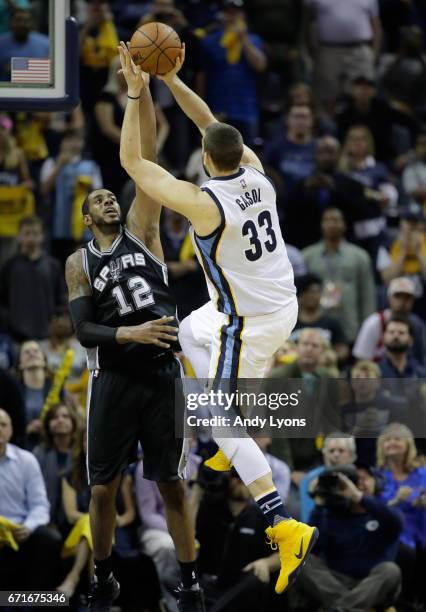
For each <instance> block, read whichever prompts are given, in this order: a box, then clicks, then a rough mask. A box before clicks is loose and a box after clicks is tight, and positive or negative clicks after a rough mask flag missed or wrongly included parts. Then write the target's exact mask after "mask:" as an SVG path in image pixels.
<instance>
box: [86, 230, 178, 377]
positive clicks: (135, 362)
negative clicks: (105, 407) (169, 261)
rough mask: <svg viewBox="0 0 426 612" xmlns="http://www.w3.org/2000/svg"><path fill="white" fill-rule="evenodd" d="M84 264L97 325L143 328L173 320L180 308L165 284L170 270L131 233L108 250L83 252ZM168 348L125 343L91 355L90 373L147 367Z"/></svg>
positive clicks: (90, 247) (90, 246)
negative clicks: (165, 318)
mask: <svg viewBox="0 0 426 612" xmlns="http://www.w3.org/2000/svg"><path fill="white" fill-rule="evenodd" d="M82 256H83V264H84V269H85V272H86V275H87V278H88V280H89V282H90V285H91V287H92V298H93V303H94V309H95V319H96V321H95V322H96V323H100V324H103V325H109V326H111V327H119V326H121V325H140V324H141V323H145V322H146V321H151V320H153V319H158V318H160V317H162V316H164V315H166V316H172V315H173V316H174V315H175V314H176V304H175V301H174V299H173V297H172V295H171V293H170V290H169V288H168V283H167V268H166V266H165V264H164V263H163V262H161V261H159V260H158V259H157V258H156V257H155V256H154V255H153V254H152V253H151V252H150V251H149V250H148V249H147V248H146V246H145V245H144V243H143V242H142V241H141V240H139V238H137V237H136V236H134V235H133V234H132V233H131V232H129V230H128V229H127V228H124V229H123V231H122V232H121V233H120V235H119V236H118V237H117V238H116V240H115V241H114V242H113V244H112V245H111V247H110V248H109V250H108V251H102V252H101V251H100V250H99V249H98V248H97V246H96V243H95V241H94V240H91V241H90V242H89V243H88V244H87V246H86V247H85V248H83V249H82ZM163 351H164V349H161V348H159V347H155V346H154V345H141V344H125V345H118V344H117V345H116V346H113V347H99V349H98V348H96V349H90V350H89V351H88V358H89V359H88V360H89V368H90V369H98V368H107V367H108V368H112V367H114V368H123V369H128V368H133V369H137V368H140V367H143V364H144V360H146V359H150V358H152V357H155V355H156V354H158V353H159V352H163Z"/></svg>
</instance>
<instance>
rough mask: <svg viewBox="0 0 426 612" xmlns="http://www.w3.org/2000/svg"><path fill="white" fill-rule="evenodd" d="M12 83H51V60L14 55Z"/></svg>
mask: <svg viewBox="0 0 426 612" xmlns="http://www.w3.org/2000/svg"><path fill="white" fill-rule="evenodd" d="M12 83H50V60H48V59H36V58H34V57H12Z"/></svg>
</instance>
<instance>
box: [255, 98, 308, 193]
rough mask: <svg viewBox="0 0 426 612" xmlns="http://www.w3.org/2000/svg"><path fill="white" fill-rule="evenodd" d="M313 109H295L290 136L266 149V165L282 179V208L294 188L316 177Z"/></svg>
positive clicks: (291, 111) (289, 115)
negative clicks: (306, 179)
mask: <svg viewBox="0 0 426 612" xmlns="http://www.w3.org/2000/svg"><path fill="white" fill-rule="evenodd" d="M313 125H314V118H313V114H312V109H311V108H310V107H309V106H305V105H293V106H291V107H290V108H289V110H288V112H287V116H286V127H287V132H286V133H285V134H283V135H282V136H280V138H279V139H277V140H275V141H273V142H270V143H269V144H267V145H266V146H265V154H264V162H265V166H267V167H268V170H272V176H273V177H274V178H275V177H276V178H277V179H278V181H279V183H280V184H279V185H278V187H281V189H280V191H282V195H283V198H282V204H284V203H285V202H286V201H287V198H288V194H289V193H290V192H291V190H292V188H293V187H294V185H295V184H296V183H297V182H298V181H300V180H302V179H305V178H306V177H308V176H309V175H310V174H312V172H313V170H314V168H315V150H316V143H315V139H314V136H313Z"/></svg>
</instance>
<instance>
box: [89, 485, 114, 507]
mask: <svg viewBox="0 0 426 612" xmlns="http://www.w3.org/2000/svg"><path fill="white" fill-rule="evenodd" d="M116 490H117V489H116V486H115V483H108V484H99V485H94V486H93V487H92V490H91V493H92V497H91V499H92V502H93V504H95V506H97V507H104V506H106V505H110V504H111V503H112V504H115V494H116Z"/></svg>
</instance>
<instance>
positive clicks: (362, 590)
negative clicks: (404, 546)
mask: <svg viewBox="0 0 426 612" xmlns="http://www.w3.org/2000/svg"><path fill="white" fill-rule="evenodd" d="M376 489H377V482H376V479H375V474H374V472H373V471H372V470H371V468H369V467H365V466H362V467H361V466H360V467H358V468H357V469H356V468H355V466H352V465H349V466H341V467H339V468H333V469H329V470H327V471H326V472H324V473H323V474H322V475H321V476H320V477H319V479H318V485H317V487H316V489H315V490H314V491H313V497H314V500H315V509H314V510H313V512H312V514H311V517H310V521H309V522H310V524H311V525H315V526H316V527H318V529H319V532H320V539H319V542H318V546H317V550H316V552H317V554H318V556H314V555H313V556H311V558H310V559H309V560H308V562H307V563H306V566H305V568H304V569H303V570H302V572H301V574H300V578H299V581H298V585H299V588H300V589H301V590H302V591H303V592H306V593H309V594H310V596H313V597H314V598H315V599H316V600H317V601H318V602H320V603H321V604H322V606H323V607H325V608H327V609H328V608H332V609H333V610H341V611H347V612H349V611H351V612H359V611H361V610H368V609H369V608H371V607H373V606H376V605H381V604H384V605H390V604H391V603H393V602H394V601H395V599H396V597H397V596H398V594H399V591H400V584H401V573H400V570H399V568H398V566H397V565H396V564H395V563H394V559H395V554H396V548H397V543H398V537H399V533H400V531H401V527H402V520H401V518H400V515H399V514H398V512H396V511H395V510H393V509H391V508H389V507H388V506H386V505H385V504H384V503H383V502H381V501H380V500H379V499H378V498H377V497H376Z"/></svg>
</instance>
